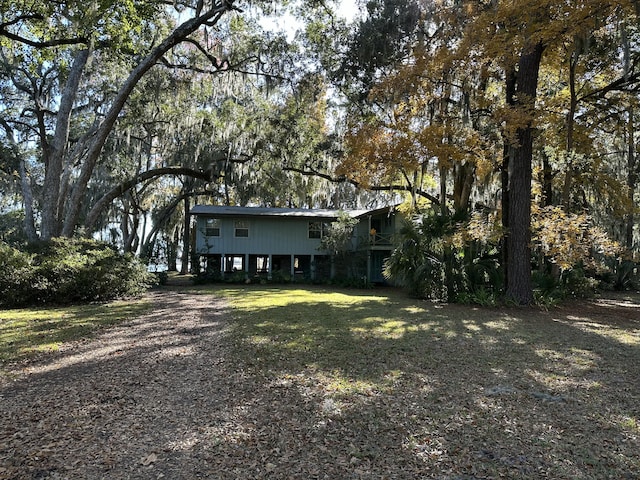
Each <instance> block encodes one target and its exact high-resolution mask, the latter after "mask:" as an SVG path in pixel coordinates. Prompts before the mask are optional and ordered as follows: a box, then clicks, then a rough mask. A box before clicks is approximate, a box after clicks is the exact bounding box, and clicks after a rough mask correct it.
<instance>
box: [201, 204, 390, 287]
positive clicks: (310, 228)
mask: <svg viewBox="0 0 640 480" xmlns="http://www.w3.org/2000/svg"><path fill="white" fill-rule="evenodd" d="M345 213H347V214H348V215H349V216H351V217H352V218H355V219H357V220H358V223H357V225H356V227H355V229H354V232H353V236H352V239H351V244H350V246H349V249H350V251H351V252H353V254H352V255H348V258H347V259H345V258H344V256H342V258H338V257H334V256H332V255H330V254H329V253H328V252H326V251H323V250H322V248H321V241H322V238H323V237H324V236H325V235H326V234H327V232H328V231H329V225H330V224H331V223H332V222H335V221H336V220H337V219H338V217H339V215H340V211H339V210H319V209H318V210H315V209H294V208H261V207H225V206H212V205H196V206H195V207H193V208H192V209H191V215H192V216H194V217H195V218H196V227H195V230H196V232H195V252H194V253H195V254H196V256H198V257H199V259H200V264H201V265H202V266H203V267H204V268H206V270H207V271H208V272H210V273H214V274H217V273H220V274H221V275H233V274H240V275H242V274H244V275H246V276H247V277H248V278H249V277H256V276H265V277H268V278H276V277H278V276H280V277H282V278H291V279H294V278H298V279H306V280H324V279H329V278H332V277H334V276H336V275H348V276H358V277H365V276H366V278H367V279H368V280H369V281H370V282H374V283H378V282H383V281H384V277H383V276H382V268H383V262H384V259H385V258H386V257H388V256H389V255H390V254H391V250H392V236H393V234H394V233H395V232H396V230H397V229H398V228H399V221H398V214H397V212H396V211H395V209H394V208H393V207H391V208H389V207H388V208H380V209H376V210H370V211H364V210H357V211H345ZM346 264H348V265H346Z"/></svg>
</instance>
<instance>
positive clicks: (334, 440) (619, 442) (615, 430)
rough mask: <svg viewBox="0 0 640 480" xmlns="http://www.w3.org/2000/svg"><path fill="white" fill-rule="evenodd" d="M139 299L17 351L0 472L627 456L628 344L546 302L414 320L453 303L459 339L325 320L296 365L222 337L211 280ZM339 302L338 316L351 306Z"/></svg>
mask: <svg viewBox="0 0 640 480" xmlns="http://www.w3.org/2000/svg"><path fill="white" fill-rule="evenodd" d="M267 294H268V292H267V293H265V295H267ZM368 301H369V302H371V300H368ZM154 302H155V303H156V309H155V311H154V312H153V313H151V314H149V315H147V316H145V317H143V318H140V319H138V320H136V321H132V322H131V323H130V324H129V325H128V326H126V327H122V328H120V327H118V328H114V329H112V330H109V331H108V332H103V334H102V335H100V336H99V337H98V338H96V339H95V340H93V341H91V342H82V343H79V344H77V345H75V346H73V347H68V348H66V349H65V351H64V352H61V353H59V354H56V355H54V356H52V357H50V358H49V360H48V361H46V362H44V363H42V364H31V365H29V366H28V370H27V372H26V373H24V372H23V373H21V374H19V375H17V377H16V379H15V380H14V381H12V382H10V383H7V384H6V385H5V386H4V387H3V388H2V389H0V403H1V407H2V413H3V415H2V416H1V417H0V479H3V480H6V479H11V480H14V479H15V480H23V479H34V480H35V479H41V480H58V479H67V478H68V479H75V478H91V479H95V480H100V479H112V478H119V479H120V478H121V479H130V480H143V479H144V480H147V479H159V478H167V479H172V480H173V479H176V480H180V479H185V480H186V479H189V480H191V479H206V478H209V479H221V480H225V479H244V478H251V479H283V480H284V479H305V480H306V479H327V478H328V479H342V478H350V479H367V480H370V479H373V480H378V479H379V480H382V479H407V480H408V479H415V478H420V479H430V478H431V479H442V480H453V479H467V480H472V479H499V478H509V479H530V478H553V479H569V478H625V476H626V477H627V478H634V477H633V475H634V474H635V473H637V471H640V459H639V458H638V456H637V451H638V450H640V431H639V430H638V419H639V418H640V411H638V409H637V406H638V405H639V404H640V391H639V389H640V385H638V384H637V382H636V383H633V382H629V381H628V380H629V379H630V378H638V377H640V371H639V369H640V362H639V361H638V360H639V359H640V353H639V352H638V350H637V349H633V348H632V347H630V346H628V345H626V346H625V345H621V344H613V343H611V342H612V341H611V340H610V339H609V337H607V336H603V335H598V336H594V335H591V334H590V333H589V332H586V331H585V330H584V329H581V328H572V327H571V326H570V325H569V322H567V323H560V322H556V321H552V320H550V319H549V318H550V317H551V316H552V315H555V316H558V313H557V312H556V313H553V314H547V313H541V314H536V313H535V312H534V313H533V315H534V316H535V318H534V319H529V320H527V321H521V320H518V319H517V318H512V319H511V320H510V321H509V322H508V323H509V325H508V326H509V328H504V329H496V328H492V327H491V326H492V325H493V323H490V322H496V321H500V318H501V314H500V313H499V312H498V313H496V312H493V313H492V312H487V311H485V312H483V311H475V310H474V311H472V310H471V309H463V308H460V307H453V306H452V307H450V306H439V307H440V308H439V309H438V310H437V312H438V315H439V317H438V319H437V320H434V319H433V318H428V321H429V322H430V324H429V325H430V328H431V329H436V328H440V329H442V330H443V331H444V330H445V329H448V330H451V331H454V330H455V327H456V322H457V319H458V315H460V314H464V315H465V317H464V319H465V322H466V323H465V324H462V323H460V325H463V327H461V330H460V332H461V333H464V334H465V335H466V336H464V337H463V336H462V335H458V336H454V335H452V336H451V338H448V337H446V336H440V337H439V339H438V340H437V341H435V340H433V339H432V338H431V337H432V335H431V333H432V331H431V330H429V329H424V332H422V333H421V330H420V329H415V331H414V333H412V335H414V336H413V337H407V338H405V337H400V338H391V339H385V338H384V337H381V336H380V335H375V336H367V335H360V336H357V337H354V338H349V339H347V341H345V342H344V345H345V346H346V347H345V348H344V349H342V348H341V345H342V344H340V343H337V340H336V339H337V338H339V336H340V335H343V334H345V332H344V331H339V330H336V329H339V328H340V323H339V322H338V321H335V323H334V324H333V326H332V327H331V328H326V327H325V326H323V325H318V327H317V329H316V330H315V331H311V330H310V331H308V332H306V334H307V335H308V336H314V335H315V336H314V337H313V339H312V340H313V342H312V343H313V344H314V345H316V347H314V348H317V351H315V352H313V356H312V358H313V362H302V361H298V360H299V359H302V360H308V358H311V357H305V356H304V355H307V354H306V353H301V354H300V355H301V356H300V357H294V356H291V355H289V356H288V355H286V352H287V350H286V344H287V342H289V340H290V338H287V336H286V335H282V336H280V337H277V338H276V337H273V338H271V340H270V341H269V342H267V343H260V344H257V345H256V344H252V343H250V342H244V343H243V342H238V341H236V340H237V339H234V338H232V336H230V333H229V331H228V330H227V329H226V327H227V326H228V323H226V322H232V321H233V320H230V319H229V318H228V317H225V316H224V315H223V314H224V309H223V306H222V304H221V302H220V300H218V299H216V298H215V297H213V296H211V295H187V294H184V293H180V292H164V293H163V294H162V295H160V294H157V295H156V296H155V297H154ZM408 302H409V300H407V303H408ZM316 308H322V307H316ZM411 311H413V310H411ZM280 312H281V313H282V311H280ZM355 312H356V310H355V309H354V310H352V314H351V315H350V318H348V319H345V320H344V322H354V321H357V318H356V313H355ZM365 313H366V312H365ZM571 313H572V314H575V313H576V312H573V311H572V312H571ZM419 315H422V316H423V317H425V318H427V317H428V315H429V312H428V311H427V310H425V311H424V312H421V313H420V314H419ZM474 315H476V317H474ZM368 316H369V317H370V316H371V314H370V313H369V314H368ZM583 316H584V315H583ZM413 317H415V318H416V319H417V320H415V321H420V320H419V319H418V315H417V314H415V313H414V314H413ZM266 320H267V319H264V318H261V321H266ZM271 320H272V321H273V322H276V321H277V319H271ZM279 321H281V322H284V323H283V328H284V327H286V320H282V319H280V320H279ZM425 321H427V320H425ZM527 322H530V323H527ZM469 324H473V325H475V326H477V328H476V329H474V330H473V333H469V332H468V330H469V329H468V328H467V327H468V325H469ZM486 324H489V325H490V326H489V327H485V325H486ZM603 328H604V327H603ZM318 332H320V333H318ZM325 334H326V337H323V336H322V335H325ZM415 335H418V336H419V337H417V338H416V337H415ZM485 337H490V339H491V341H488V340H487V338H485ZM462 340H464V342H462ZM515 340H518V341H517V342H516V341H515ZM524 340H526V341H524ZM332 342H333V343H332ZM326 345H331V346H332V348H325V347H326ZM258 349H259V352H260V355H257V353H256V352H257V351H258ZM577 349H579V350H577ZM614 349H618V350H620V349H622V350H623V351H622V354H618V355H609V352H610V351H614ZM536 352H543V353H544V352H556V353H554V355H550V354H547V353H545V354H544V355H541V354H540V355H538V354H536ZM557 352H560V353H563V354H562V355H560V353H557ZM272 353H273V355H272ZM587 354H588V355H587ZM69 356H71V357H73V361H69ZM258 356H259V357H260V358H259V359H258ZM630 359H631V360H634V361H629V360H630ZM543 380H544V382H543ZM596 381H597V383H598V385H600V387H599V388H596V387H595V386H594V385H595V382H596ZM569 400H571V401H569Z"/></svg>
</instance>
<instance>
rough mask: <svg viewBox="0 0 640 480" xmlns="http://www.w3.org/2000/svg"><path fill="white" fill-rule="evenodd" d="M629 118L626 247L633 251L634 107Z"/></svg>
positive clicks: (636, 176) (634, 188)
mask: <svg viewBox="0 0 640 480" xmlns="http://www.w3.org/2000/svg"><path fill="white" fill-rule="evenodd" d="M628 115H629V118H628V119H627V122H628V123H627V148H628V152H627V187H628V189H629V191H628V195H629V208H630V210H629V213H628V214H627V218H626V220H627V222H626V223H627V224H626V235H625V243H626V247H627V248H628V249H629V250H631V249H633V226H634V224H635V218H634V215H633V210H634V208H635V202H634V201H633V200H634V193H635V190H636V182H637V178H638V172H637V168H638V167H637V165H636V163H637V160H636V146H635V128H634V125H633V120H634V118H633V117H634V110H633V106H630V107H629V110H628Z"/></svg>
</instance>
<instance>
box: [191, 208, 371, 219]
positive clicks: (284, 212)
mask: <svg viewBox="0 0 640 480" xmlns="http://www.w3.org/2000/svg"><path fill="white" fill-rule="evenodd" d="M341 211H344V212H346V213H348V214H349V215H350V216H351V217H354V218H357V217H359V216H361V215H364V214H366V213H367V210H328V209H326V210H325V209H309V208H269V207H228V206H223V205H195V206H194V207H192V208H191V214H192V215H203V216H211V217H224V216H234V217H302V218H331V219H334V218H338V216H339V215H340V212H341Z"/></svg>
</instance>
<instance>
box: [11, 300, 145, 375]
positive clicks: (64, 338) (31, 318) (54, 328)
mask: <svg viewBox="0 0 640 480" xmlns="http://www.w3.org/2000/svg"><path fill="white" fill-rule="evenodd" d="M149 308H150V305H149V304H147V303H144V302H142V301H137V302H111V303H108V304H86V305H75V306H68V307H53V308H42V309H14V310H0V362H7V361H14V362H15V361H21V360H24V359H26V358H28V357H30V356H32V355H34V354H37V353H38V352H43V351H54V350H56V349H57V348H58V347H59V345H60V344H62V343H64V342H70V341H74V340H78V339H81V338H86V337H87V336H89V335H91V334H92V333H94V332H95V331H97V330H99V329H101V328H104V327H109V326H112V325H116V324H118V323H120V322H122V321H124V320H127V319H130V318H134V317H136V316H138V315H141V314H142V313H143V312H145V311H147V310H148V309H149Z"/></svg>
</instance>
